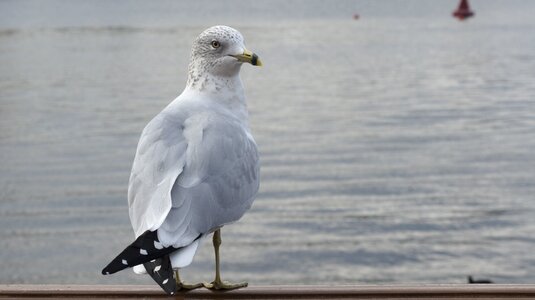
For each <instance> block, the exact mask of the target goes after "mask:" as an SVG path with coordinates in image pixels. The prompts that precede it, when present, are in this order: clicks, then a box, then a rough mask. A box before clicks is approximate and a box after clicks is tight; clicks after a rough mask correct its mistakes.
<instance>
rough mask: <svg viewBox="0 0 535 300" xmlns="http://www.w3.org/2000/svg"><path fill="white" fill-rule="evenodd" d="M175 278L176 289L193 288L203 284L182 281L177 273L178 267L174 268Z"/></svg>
mask: <svg viewBox="0 0 535 300" xmlns="http://www.w3.org/2000/svg"><path fill="white" fill-rule="evenodd" d="M175 280H176V285H177V287H178V290H194V289H198V288H200V287H202V286H203V284H202V283H195V284H187V283H184V282H182V280H180V275H179V274H178V269H176V270H175Z"/></svg>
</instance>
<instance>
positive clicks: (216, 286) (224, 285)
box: [204, 229, 247, 290]
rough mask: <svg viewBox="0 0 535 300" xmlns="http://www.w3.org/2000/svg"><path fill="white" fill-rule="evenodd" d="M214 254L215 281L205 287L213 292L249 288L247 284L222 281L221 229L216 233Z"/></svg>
mask: <svg viewBox="0 0 535 300" xmlns="http://www.w3.org/2000/svg"><path fill="white" fill-rule="evenodd" d="M213 242H214V252H215V279H214V281H212V282H211V283H205V284H204V287H205V288H207V289H211V290H232V289H239V288H242V287H246V286H247V282H240V283H230V282H226V281H222V280H221V274H220V273H219V246H220V245H221V229H218V230H216V231H215V232H214V239H213Z"/></svg>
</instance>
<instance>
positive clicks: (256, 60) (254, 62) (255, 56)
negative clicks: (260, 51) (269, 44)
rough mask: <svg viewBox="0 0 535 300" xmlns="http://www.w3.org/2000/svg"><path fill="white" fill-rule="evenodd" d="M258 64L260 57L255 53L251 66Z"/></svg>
mask: <svg viewBox="0 0 535 300" xmlns="http://www.w3.org/2000/svg"><path fill="white" fill-rule="evenodd" d="M257 64H258V55H256V54H254V53H253V57H252V58H251V65H253V66H256V65H257Z"/></svg>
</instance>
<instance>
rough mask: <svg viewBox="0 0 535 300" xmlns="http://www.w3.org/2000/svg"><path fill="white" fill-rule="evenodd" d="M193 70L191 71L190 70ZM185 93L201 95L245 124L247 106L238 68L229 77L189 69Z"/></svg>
mask: <svg viewBox="0 0 535 300" xmlns="http://www.w3.org/2000/svg"><path fill="white" fill-rule="evenodd" d="M192 69H193V70H192ZM186 91H187V92H188V93H194V94H198V95H202V96H203V98H204V99H209V101H211V102H215V103H217V104H219V105H221V106H222V107H224V108H226V109H228V110H229V111H231V112H232V113H233V114H234V115H235V116H236V117H238V118H239V119H241V120H244V121H245V122H247V120H248V113H247V104H246V102H245V92H244V89H243V83H242V81H241V78H240V75H239V68H238V69H237V71H236V72H235V73H234V74H233V75H230V76H216V75H213V74H210V73H208V72H204V73H198V72H196V71H195V68H191V66H190V71H189V74H188V81H187V84H186Z"/></svg>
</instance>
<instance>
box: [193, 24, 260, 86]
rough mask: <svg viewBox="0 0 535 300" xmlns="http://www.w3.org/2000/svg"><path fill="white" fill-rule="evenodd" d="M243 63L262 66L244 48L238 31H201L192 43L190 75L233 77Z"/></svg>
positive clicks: (219, 27) (257, 59) (219, 29)
mask: <svg viewBox="0 0 535 300" xmlns="http://www.w3.org/2000/svg"><path fill="white" fill-rule="evenodd" d="M244 62H245V63H250V64H251V65H253V66H261V65H262V62H261V61H260V59H259V58H258V56H257V55H256V54H254V53H252V52H251V51H249V50H247V48H245V44H244V41H243V36H242V35H241V33H240V32H239V31H237V30H236V29H234V28H231V27H228V26H214V27H210V28H208V29H206V30H205V31H203V32H202V33H201V34H200V35H199V36H198V37H197V38H196V39H195V41H194V42H193V47H192V49H191V65H190V75H192V74H191V73H192V72H195V73H198V74H202V73H210V74H212V75H216V76H233V75H236V74H237V73H238V72H239V70H240V66H241V65H242V64H243V63H244ZM192 68H193V69H196V70H192Z"/></svg>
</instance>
